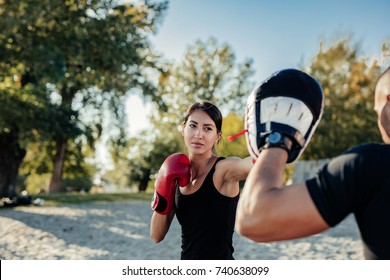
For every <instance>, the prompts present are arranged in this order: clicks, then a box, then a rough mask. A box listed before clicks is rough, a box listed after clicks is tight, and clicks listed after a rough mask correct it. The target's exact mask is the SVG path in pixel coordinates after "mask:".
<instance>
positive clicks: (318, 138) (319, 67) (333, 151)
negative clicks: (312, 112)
mask: <svg viewBox="0 0 390 280" xmlns="http://www.w3.org/2000/svg"><path fill="white" fill-rule="evenodd" d="M306 70H307V72H308V73H309V74H311V75H313V76H314V77H315V78H316V79H318V81H319V82H320V84H321V85H322V87H323V90H324V94H325V109H324V113H323V116H322V120H321V122H320V124H319V125H318V128H317V130H316V133H315V134H314V136H313V139H312V141H311V142H310V145H308V147H307V150H306V151H305V153H304V154H303V159H320V158H330V157H333V156H335V155H337V154H339V153H341V152H343V151H344V150H346V149H348V148H350V147H352V146H355V145H357V144H359V143H364V142H370V141H380V134H379V132H378V129H377V126H376V113H375V112H374V110H373V108H374V92H375V85H376V81H377V79H378V76H379V74H380V72H381V69H380V67H379V65H378V64H377V62H376V61H374V62H372V63H371V64H370V63H369V61H368V59H367V58H363V57H359V51H358V49H355V48H353V47H351V43H350V41H349V40H341V41H339V42H337V43H335V44H333V45H331V46H330V47H329V48H327V49H324V48H323V44H321V48H320V50H319V52H318V54H317V55H316V56H315V57H314V59H313V60H312V62H311V64H310V65H309V66H308V67H307V69H306Z"/></svg>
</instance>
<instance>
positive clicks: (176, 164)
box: [151, 153, 191, 215]
mask: <svg viewBox="0 0 390 280" xmlns="http://www.w3.org/2000/svg"><path fill="white" fill-rule="evenodd" d="M190 167H191V163H190V159H189V158H188V157H187V156H186V155H185V154H182V153H175V154H172V155H170V156H169V157H167V158H166V159H165V161H164V163H163V164H162V165H161V167H160V170H159V171H158V175H157V179H156V182H155V184H154V187H155V192H154V196H153V201H152V205H151V207H152V209H153V210H154V211H156V212H157V213H159V214H161V215H167V214H168V213H169V212H171V210H172V208H173V203H174V201H175V192H176V186H177V185H179V186H181V187H185V186H187V185H188V184H189V183H190V180H191V168H190Z"/></svg>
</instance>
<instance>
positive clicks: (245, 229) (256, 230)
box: [236, 218, 273, 243]
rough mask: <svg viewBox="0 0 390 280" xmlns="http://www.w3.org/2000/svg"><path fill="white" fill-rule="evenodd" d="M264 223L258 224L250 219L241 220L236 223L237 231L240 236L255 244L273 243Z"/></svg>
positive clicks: (258, 222)
mask: <svg viewBox="0 0 390 280" xmlns="http://www.w3.org/2000/svg"><path fill="white" fill-rule="evenodd" d="M265 229H266V226H265V225H264V223H262V222H260V221H257V222H256V223H254V222H252V221H250V220H249V219H245V218H243V219H240V218H238V219H237V221H236V231H237V233H238V234H239V235H241V236H244V237H246V238H248V239H250V240H252V241H254V242H258V243H260V242H261V243H266V242H271V241H273V240H272V238H270V236H269V233H268V232H267V231H266V230H265Z"/></svg>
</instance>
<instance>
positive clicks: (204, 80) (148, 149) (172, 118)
mask: <svg viewBox="0 0 390 280" xmlns="http://www.w3.org/2000/svg"><path fill="white" fill-rule="evenodd" d="M166 69H168V70H167V71H165V72H164V73H162V74H161V76H160V78H159V83H158V92H157V95H158V96H159V98H160V100H161V102H159V103H158V105H159V106H158V107H157V110H156V111H155V112H154V115H153V116H152V120H151V122H152V127H151V128H150V129H149V130H148V132H145V133H144V134H142V135H140V136H139V137H137V138H135V139H133V140H132V141H134V142H133V145H132V146H133V148H132V149H131V152H130V155H129V163H130V168H131V175H130V178H131V181H133V182H135V181H138V182H142V181H144V182H143V183H142V184H140V186H141V185H142V187H141V189H142V188H145V186H146V184H147V183H146V182H145V180H150V179H151V178H152V177H153V175H154V174H155V173H157V171H158V169H159V168H160V166H161V164H162V162H163V161H164V160H165V158H166V157H167V156H168V155H170V154H172V153H174V152H179V151H181V152H186V148H185V146H184V143H183V140H182V135H181V124H182V122H183V117H184V113H185V111H186V110H187V108H188V107H189V106H190V105H191V104H192V103H193V102H195V101H200V100H208V101H211V102H213V103H214V104H215V105H216V106H218V107H219V108H220V109H221V111H222V112H223V113H224V112H225V114H226V112H231V113H232V114H234V113H235V112H236V113H237V112H239V114H240V117H241V118H243V112H244V103H245V102H246V96H247V94H248V92H249V91H250V90H251V89H252V87H253V85H254V83H253V81H251V80H250V78H251V76H252V75H253V73H254V71H253V68H252V61H251V60H250V59H247V60H245V61H244V62H242V63H240V62H237V61H236V58H235V53H234V51H233V49H232V48H231V47H230V46H229V45H228V44H221V45H218V43H217V41H216V40H215V39H213V38H211V39H209V40H207V41H206V42H202V41H200V40H197V41H195V43H194V44H192V45H189V46H188V48H187V50H186V51H185V54H184V56H183V59H182V60H181V61H179V62H178V63H177V64H168V65H167V66H166ZM240 117H237V116H236V117H233V115H232V116H231V117H230V118H229V120H230V121H229V122H228V126H224V127H223V130H225V129H226V130H227V133H230V132H232V134H234V133H236V132H237V131H239V130H242V129H243V125H242V127H240V126H241V124H243V122H242V120H239V119H240ZM236 121H238V122H239V124H238V125H237V124H235V122H236ZM229 124H230V125H233V126H234V128H237V130H234V131H233V127H229ZM229 130H230V131H229ZM241 140H242V139H241ZM241 140H240V141H241ZM244 141H245V139H244ZM225 142H226V141H225ZM229 145H232V146H236V145H237V143H232V144H227V145H226V147H228V146H229ZM244 145H245V144H244ZM224 147H225V145H224ZM233 149H234V148H231V150H230V152H232V153H233ZM243 149H245V150H246V148H245V146H243ZM243 149H239V150H237V151H236V153H235V155H236V156H240V155H241V154H242V155H243V154H245V152H244V151H243ZM221 151H222V150H221ZM221 153H222V155H224V153H223V152H221ZM226 154H229V152H228V151H227V152H226Z"/></svg>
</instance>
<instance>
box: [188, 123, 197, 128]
mask: <svg viewBox="0 0 390 280" xmlns="http://www.w3.org/2000/svg"><path fill="white" fill-rule="evenodd" d="M188 126H189V127H191V128H194V127H196V125H194V124H192V123H190V124H189V125H188Z"/></svg>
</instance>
